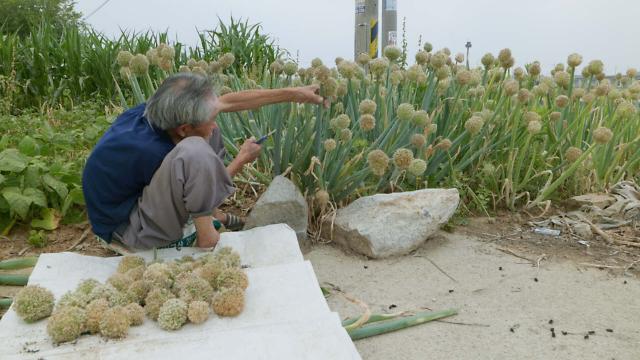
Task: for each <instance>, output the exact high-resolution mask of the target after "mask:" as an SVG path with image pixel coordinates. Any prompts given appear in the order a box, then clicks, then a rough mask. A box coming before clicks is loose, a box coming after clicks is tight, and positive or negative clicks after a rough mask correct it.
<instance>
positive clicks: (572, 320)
mask: <svg viewBox="0 0 640 360" xmlns="http://www.w3.org/2000/svg"><path fill="white" fill-rule="evenodd" d="M517 218H518V217H517V216H516V217H514V218H504V219H503V220H502V221H501V220H497V221H496V220H493V219H482V218H476V219H472V220H471V221H470V224H469V225H468V226H464V227H458V228H456V229H455V231H454V232H452V233H448V232H444V231H442V232H440V233H439V234H438V235H437V236H435V237H434V238H431V239H429V240H428V241H427V242H426V243H425V244H424V245H423V246H421V247H420V248H419V249H417V250H416V251H414V252H413V253H412V254H411V255H408V256H403V257H398V258H390V259H384V260H370V259H367V258H365V257H362V256H356V255H353V254H347V253H345V252H344V251H343V250H341V249H338V248H336V247H335V246H332V245H318V246H316V247H314V248H313V250H312V251H310V252H309V253H307V254H306V258H307V259H308V260H310V261H311V262H312V264H313V266H314V269H315V271H316V275H317V277H318V280H319V281H320V283H321V284H322V285H323V286H325V287H327V288H332V287H337V288H339V289H340V291H333V292H332V294H331V296H330V297H329V298H328V302H329V306H330V307H331V309H332V310H334V311H337V312H338V313H340V315H341V316H342V317H357V316H359V315H360V314H362V312H363V309H362V308H361V307H359V306H357V305H355V304H353V303H351V302H349V301H348V300H347V299H346V298H345V297H344V296H342V295H341V293H340V292H344V293H346V294H348V296H350V297H352V298H356V299H358V300H360V301H363V302H365V303H366V304H368V306H369V308H370V310H371V311H372V313H396V312H403V311H407V312H416V311H425V310H433V311H440V310H446V309H450V308H453V309H457V310H458V311H459V314H458V315H456V316H453V317H450V318H447V319H444V320H443V321H438V322H433V323H429V324H424V325H420V326H416V327H413V328H410V329H404V330H401V331H398V332H395V333H390V334H385V335H381V336H377V337H373V338H369V339H363V340H359V341H357V342H356V346H357V348H358V350H359V352H360V354H361V355H362V358H363V359H385V360H389V359H427V358H428V359H599V360H600V359H616V360H623V359H628V360H634V359H639V358H640V327H639V326H638V323H639V322H640V301H638V299H640V276H639V275H640V271H639V270H640V251H638V250H639V249H638V248H633V247H619V246H609V245H607V244H606V243H604V241H602V240H598V239H594V240H591V241H590V243H589V245H590V246H589V247H587V246H585V245H582V244H579V243H578V242H577V240H576V239H572V238H571V237H566V238H563V237H547V236H539V235H536V234H533V233H532V232H531V230H530V229H529V228H528V227H525V226H522V225H520V224H519V223H518V222H517ZM634 234H637V233H634ZM636 239H637V237H636Z"/></svg>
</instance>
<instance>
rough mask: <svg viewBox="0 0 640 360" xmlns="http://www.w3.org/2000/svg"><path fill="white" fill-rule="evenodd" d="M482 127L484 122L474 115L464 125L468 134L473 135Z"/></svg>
mask: <svg viewBox="0 0 640 360" xmlns="http://www.w3.org/2000/svg"><path fill="white" fill-rule="evenodd" d="M483 125H484V120H482V117H480V116H477V115H474V116H472V117H470V118H469V120H467V121H466V122H465V123H464V128H465V129H466V130H467V131H468V132H469V134H471V135H475V134H477V133H478V132H480V130H481V129H482V126H483Z"/></svg>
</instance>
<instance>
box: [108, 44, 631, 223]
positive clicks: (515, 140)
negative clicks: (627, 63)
mask: <svg viewBox="0 0 640 360" xmlns="http://www.w3.org/2000/svg"><path fill="white" fill-rule="evenodd" d="M402 55H403V54H402V51H401V50H400V49H399V48H396V47H388V48H386V49H385V50H384V56H383V57H381V58H377V59H370V58H369V57H368V56H367V55H366V54H362V55H360V56H358V57H357V59H356V61H355V62H352V61H349V60H345V59H343V58H336V60H335V64H323V63H322V61H321V60H320V59H314V60H313V61H312V63H311V66H310V67H308V68H304V67H299V66H298V65H297V64H296V63H294V62H292V61H285V60H276V61H274V62H273V63H271V64H270V66H269V69H268V70H267V71H265V72H264V73H262V74H257V76H247V75H242V76H237V75H236V72H235V71H234V67H233V66H232V65H233V63H234V61H235V57H234V55H233V54H232V53H226V54H222V55H220V56H219V57H218V58H216V59H214V60H210V61H206V60H204V59H200V58H189V59H186V61H184V63H180V62H177V61H175V58H176V56H175V51H174V49H173V48H172V47H170V46H169V45H165V44H160V45H159V46H158V47H156V48H151V49H149V50H148V51H147V52H146V53H145V54H132V53H130V52H127V51H123V52H120V53H119V54H118V56H117V61H118V64H119V65H120V68H119V72H120V78H119V80H118V83H119V84H120V86H119V93H120V94H122V96H121V101H122V102H123V103H124V104H126V103H127V102H126V101H127V100H126V99H125V95H124V94H125V93H127V92H130V93H131V94H133V98H134V101H133V102H129V104H130V105H131V104H133V103H137V102H142V101H144V99H145V98H147V97H148V96H149V95H150V94H151V93H152V92H153V91H154V89H155V88H156V87H157V85H158V84H159V83H160V82H161V81H162V79H163V78H164V77H166V76H168V75H169V74H171V73H175V72H180V71H191V72H195V73H199V74H202V75H203V76H209V77H211V78H212V79H213V80H214V82H215V83H216V84H217V86H218V93H219V94H225V93H227V92H230V91H237V90H245V89H256V88H281V87H287V86H298V85H304V84H313V83H317V84H319V85H320V87H321V94H322V95H323V96H325V97H327V98H328V99H330V100H331V105H330V107H329V108H326V109H325V108H321V107H318V106H312V105H275V106H269V107H264V108H262V109H260V110H258V111H251V112H242V113H233V114H222V115H221V116H220V118H219V119H218V123H219V126H220V128H221V130H222V134H223V137H224V139H225V142H226V145H227V148H228V150H229V151H230V152H231V153H232V154H234V153H235V152H236V151H237V148H236V146H237V144H238V143H239V142H240V140H241V139H244V138H246V137H249V136H256V137H259V136H261V135H262V134H266V133H268V132H270V131H272V130H275V134H274V136H273V138H272V139H271V140H270V141H269V142H267V145H266V149H265V150H266V151H263V154H262V156H261V157H260V159H259V161H258V162H257V163H256V165H255V166H254V168H252V169H251V173H252V175H253V176H254V177H255V179H258V180H260V181H264V182H266V181H268V180H269V179H270V178H271V177H272V176H275V175H277V174H281V173H287V174H290V176H291V177H292V178H293V179H294V180H295V181H296V182H297V183H298V184H299V185H300V186H301V188H302V189H303V191H304V192H305V193H306V194H307V196H308V197H309V198H311V199H314V200H315V205H316V206H317V208H319V209H323V208H325V207H326V206H327V205H328V204H332V205H334V204H337V205H339V204H341V203H345V202H349V201H352V200H354V199H355V198H357V197H360V196H364V195H369V194H373V193H378V192H389V191H406V190H413V189H420V188H426V187H441V186H447V187H457V188H458V189H460V191H461V193H462V194H463V197H464V199H465V203H466V206H467V208H468V209H473V210H476V211H480V212H482V213H487V212H489V211H491V210H493V209H495V208H497V207H507V208H509V209H517V208H522V207H528V208H531V207H537V206H544V205H547V204H549V201H550V200H553V199H561V198H564V197H566V196H569V195H572V194H582V193H587V192H591V191H600V190H604V189H606V188H607V186H609V185H612V184H614V183H616V182H618V181H620V180H623V179H630V180H636V181H638V180H639V179H640V115H638V99H639V98H640V82H639V81H638V80H636V77H637V71H636V70H635V69H629V70H628V71H627V72H626V74H624V75H622V74H619V75H618V76H616V77H615V79H613V78H612V79H611V80H609V79H608V78H607V77H605V74H604V72H603V69H604V64H603V63H602V62H601V61H599V60H591V61H588V62H587V61H584V60H583V58H582V56H580V55H579V54H571V55H569V56H568V58H567V59H566V64H562V63H560V64H558V65H557V66H556V67H555V68H554V69H551V71H548V70H547V71H544V70H543V69H542V68H541V66H540V64H539V63H537V62H533V63H531V64H527V65H524V66H522V67H518V66H516V65H515V64H516V61H515V59H514V57H513V55H512V54H511V51H510V50H509V49H503V50H502V51H500V53H499V54H497V56H494V55H493V54H486V55H484V56H483V57H482V66H481V67H478V68H472V69H469V68H467V67H466V66H464V65H463V63H464V60H465V59H464V55H463V54H457V55H455V56H452V55H451V53H450V51H449V50H448V49H446V48H444V49H442V50H439V51H434V50H433V49H432V46H431V45H430V44H428V43H427V44H425V45H424V49H422V50H421V51H419V52H418V53H417V54H416V56H415V63H414V64H412V65H410V66H406V67H404V68H403V67H402V66H401V64H400V63H399V59H401V58H402ZM578 73H579V74H580V75H581V76H580V77H577V75H578Z"/></svg>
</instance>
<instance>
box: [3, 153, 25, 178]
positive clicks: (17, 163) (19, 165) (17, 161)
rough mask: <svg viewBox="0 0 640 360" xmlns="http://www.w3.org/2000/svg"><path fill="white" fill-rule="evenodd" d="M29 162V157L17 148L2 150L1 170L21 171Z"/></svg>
mask: <svg viewBox="0 0 640 360" xmlns="http://www.w3.org/2000/svg"><path fill="white" fill-rule="evenodd" d="M28 164H29V158H28V157H26V156H24V155H23V154H21V153H20V152H19V151H18V150H16V149H6V150H4V151H2V152H0V171H9V172H16V173H17V172H21V171H22V170H24V168H26V167H27V165H28Z"/></svg>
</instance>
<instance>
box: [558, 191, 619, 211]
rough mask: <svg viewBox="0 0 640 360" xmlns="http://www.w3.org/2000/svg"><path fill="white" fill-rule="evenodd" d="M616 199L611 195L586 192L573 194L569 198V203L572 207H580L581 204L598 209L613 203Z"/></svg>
mask: <svg viewBox="0 0 640 360" xmlns="http://www.w3.org/2000/svg"><path fill="white" fill-rule="evenodd" d="M615 201H616V198H614V197H613V196H611V195H606V194H586V195H580V196H574V197H572V198H571V199H569V204H570V205H572V206H574V207H581V206H583V205H589V206H596V207H599V208H600V209H604V208H606V207H607V206H609V205H611V204H613V203H614V202H615Z"/></svg>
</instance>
